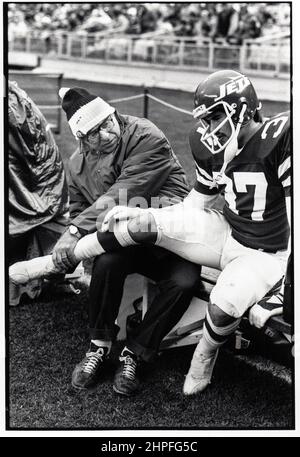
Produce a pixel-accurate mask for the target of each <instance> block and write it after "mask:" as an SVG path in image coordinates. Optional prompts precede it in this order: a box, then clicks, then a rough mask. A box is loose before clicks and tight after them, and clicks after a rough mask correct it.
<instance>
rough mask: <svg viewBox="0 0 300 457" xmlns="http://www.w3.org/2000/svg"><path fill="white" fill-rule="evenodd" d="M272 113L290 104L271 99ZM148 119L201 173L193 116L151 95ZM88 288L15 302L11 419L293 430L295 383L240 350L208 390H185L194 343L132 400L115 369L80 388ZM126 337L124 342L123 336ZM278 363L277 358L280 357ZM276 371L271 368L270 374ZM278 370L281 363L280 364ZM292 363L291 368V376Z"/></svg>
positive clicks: (66, 138)
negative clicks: (192, 142)
mask: <svg viewBox="0 0 300 457" xmlns="http://www.w3.org/2000/svg"><path fill="white" fill-rule="evenodd" d="M63 85H64V86H67V87H72V86H81V87H85V88H87V89H89V90H91V91H93V92H94V93H96V94H99V95H102V96H103V97H104V98H106V99H115V98H120V97H127V96H130V95H135V94H138V93H141V89H140V88H134V87H127V86H126V87H124V86H122V87H121V86H113V85H107V84H105V85H104V84H101V85H100V84H97V83H91V82H78V81H70V80H66V81H64V83H63ZM151 93H152V94H153V95H155V96H157V97H160V98H162V99H164V100H166V101H168V102H169V103H172V104H174V105H176V106H179V107H182V108H185V109H187V110H191V109H192V95H191V94H187V93H184V92H179V91H176V92H173V91H167V90H162V89H151ZM265 105H266V109H265V114H266V115H271V114H272V113H276V112H279V111H283V110H285V109H287V105H286V104H269V103H266V104H265ZM116 106H117V107H118V109H119V111H120V112H123V113H127V114H132V115H137V116H142V115H143V112H142V100H140V101H139V100H138V101H130V102H125V103H123V104H121V103H120V104H118V105H116ZM149 118H150V119H151V120H152V121H154V122H155V123H156V124H157V125H158V126H159V127H160V128H161V129H162V130H163V131H164V132H165V133H166V135H167V137H168V139H169V140H170V142H171V144H172V146H173V148H174V151H175V153H176V154H177V156H178V158H179V160H180V162H181V163H182V165H183V167H184V168H185V170H186V173H187V176H188V180H189V183H190V185H192V184H193V181H194V169H193V161H192V156H191V153H190V151H189V146H188V131H189V129H190V127H191V125H192V123H193V120H192V119H191V118H189V117H188V116H187V115H184V114H181V113H178V112H175V111H170V110H168V109H167V108H165V107H162V106H160V105H158V104H157V103H155V102H153V101H151V102H150V106H149ZM56 140H57V143H58V145H59V147H60V151H61V155H62V157H63V160H64V162H65V164H67V160H68V158H69V157H70V155H71V154H72V152H73V151H74V149H75V148H76V141H75V139H74V137H73V136H72V134H71V132H70V130H69V127H68V125H67V122H66V119H65V116H64V115H63V116H62V133H61V135H59V136H57V137H56ZM86 305H87V292H86V290H85V291H83V292H82V294H81V295H79V296H75V295H64V296H61V295H54V292H52V293H51V294H50V293H49V294H48V295H46V296H45V294H44V295H43V296H41V297H40V298H39V299H38V300H36V301H33V302H24V303H23V304H22V305H20V306H18V307H16V308H10V309H9V373H8V393H9V405H8V406H9V411H8V417H9V423H8V426H9V427H10V428H13V429H26V430H27V429H55V430H58V429H59V430H60V429H126V428H130V429H142V428H151V429H157V428H168V429H184V428H187V429H190V428H191V429H192V428H195V429H202V428H204V429H217V428H225V429H226V428H234V429H236V428H242V429H247V428H259V429H260V428H262V429H264V428H280V429H283V428H293V388H292V385H291V384H290V383H289V382H286V381H285V380H284V379H282V378H281V377H274V376H273V375H272V373H271V372H272V370H268V371H266V372H264V371H261V370H260V371H258V370H256V368H255V366H251V365H249V364H247V363H245V361H244V360H243V359H240V358H237V357H234V356H233V355H232V354H231V353H228V352H222V353H221V354H220V357H219V360H218V363H217V366H216V369H215V376H214V377H215V380H214V383H213V384H212V386H211V387H210V388H208V389H207V391H206V392H204V393H203V395H201V396H197V397H195V398H185V397H184V396H183V394H182V385H183V380H184V374H185V373H186V372H187V369H188V365H189V361H190V358H191V355H192V351H193V348H191V347H187V348H182V349H176V350H175V349H173V350H171V351H167V352H164V353H163V354H162V355H161V356H160V357H159V358H158V360H157V362H156V363H155V364H154V365H153V366H151V367H149V368H148V370H147V374H145V377H144V379H143V382H142V389H141V392H140V393H138V394H137V395H136V396H135V397H134V398H133V399H126V398H125V399H124V398H120V397H118V396H116V395H115V394H114V393H113V391H112V380H113V371H114V370H113V369H114V367H115V364H116V358H117V356H118V351H117V350H118V347H116V348H115V349H114V351H113V360H112V369H111V370H110V371H109V372H107V373H106V374H105V376H104V379H103V383H101V384H100V385H99V386H98V387H97V389H96V390H94V391H92V392H87V393H85V392H80V393H78V392H75V391H74V390H73V389H72V387H71V385H70V377H71V373H72V370H73V368H74V366H75V364H76V363H78V362H79V361H80V360H81V359H82V357H83V355H84V351H85V350H86V348H87V314H86V311H85V309H86ZM119 345H120V343H119ZM274 367H275V365H274ZM270 371H271V372H270ZM274 371H276V370H275V368H274ZM290 375H291V374H290V372H289V370H287V376H290Z"/></svg>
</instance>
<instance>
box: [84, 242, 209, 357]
mask: <svg viewBox="0 0 300 457" xmlns="http://www.w3.org/2000/svg"><path fill="white" fill-rule="evenodd" d="M200 272H201V267H200V266H199V265H196V264H194V263H191V262H188V261H187V260H184V259H182V258H180V257H178V256H177V255H175V254H173V253H170V252H168V251H166V250H164V249H162V248H159V247H153V246H151V247H149V248H148V247H145V246H131V247H128V248H125V249H122V250H121V251H118V252H112V253H106V254H103V255H101V256H99V257H96V259H95V261H94V265H93V271H92V279H91V284H90V305H89V327H90V338H91V339H103V340H111V341H113V340H114V339H115V338H116V335H117V332H118V330H119V328H118V327H117V326H116V325H115V320H116V318H117V316H118V312H119V307H120V303H121V299H122V294H123V286H124V281H125V279H126V276H127V275H128V274H131V273H140V274H142V275H144V276H146V277H148V278H151V279H153V280H154V281H156V282H157V285H158V287H159V294H158V295H157V296H156V297H155V298H154V300H153V302H152V304H151V306H150V307H149V309H148V311H147V313H146V314H145V316H144V319H143V321H142V323H141V324H140V326H139V328H138V331H137V336H135V338H134V339H131V340H128V341H127V342H126V345H127V347H128V348H129V349H131V350H132V351H134V352H135V354H137V355H138V356H139V358H140V359H142V360H145V361H149V360H151V359H152V358H153V357H154V356H155V354H156V353H157V351H158V348H159V345H160V342H161V341H162V339H163V338H164V336H165V335H166V334H167V333H168V332H169V331H170V330H171V329H172V327H173V326H174V325H175V324H176V323H177V322H178V321H179V319H180V318H181V317H182V315H183V314H184V312H185V311H186V309H187V308H188V306H189V304H190V301H191V299H192V297H193V295H194V292H195V291H196V288H197V286H198V285H199V283H200Z"/></svg>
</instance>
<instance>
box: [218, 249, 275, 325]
mask: <svg viewBox="0 0 300 457" xmlns="http://www.w3.org/2000/svg"><path fill="white" fill-rule="evenodd" d="M281 277H282V265H281V263H280V261H279V260H278V259H276V258H274V257H272V256H271V255H268V254H266V253H261V252H257V254H255V255H242V256H240V257H237V258H235V259H234V260H232V261H231V262H229V263H228V264H227V265H226V266H225V268H224V270H223V271H222V272H221V274H220V276H219V278H218V280H217V284H216V286H215V287H214V288H213V290H212V293H211V296H210V300H211V302H212V303H214V304H215V305H217V306H218V307H219V308H221V309H222V310H223V311H224V312H225V313H227V314H229V315H230V316H233V317H236V318H238V317H241V316H242V315H243V314H244V313H245V312H246V310H247V309H248V308H249V307H250V306H252V305H253V304H254V303H256V302H257V301H259V300H261V299H262V298H263V297H264V295H265V294H266V293H267V292H268V291H269V290H270V289H271V288H272V287H273V286H274V284H276V282H277V281H279V279H280V278H281Z"/></svg>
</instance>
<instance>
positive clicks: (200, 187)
mask: <svg viewBox="0 0 300 457" xmlns="http://www.w3.org/2000/svg"><path fill="white" fill-rule="evenodd" d="M198 130H199V129H198V128H197V126H196V127H195V128H194V129H193V130H192V131H191V133H190V137H189V141H190V147H191V151H192V154H193V157H194V163H195V171H196V182H195V185H194V189H195V190H196V191H197V192H199V193H201V194H205V195H216V194H218V193H219V192H220V189H219V188H218V185H217V183H216V182H215V180H214V177H213V172H212V160H211V153H210V152H209V151H207V150H206V148H205V146H204V145H202V143H201V141H200V133H199V131H198Z"/></svg>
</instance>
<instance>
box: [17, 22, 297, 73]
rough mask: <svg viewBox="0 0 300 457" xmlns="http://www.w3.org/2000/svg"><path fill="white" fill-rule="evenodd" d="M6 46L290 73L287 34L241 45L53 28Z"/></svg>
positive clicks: (97, 57) (180, 65)
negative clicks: (81, 33) (50, 30)
mask: <svg viewBox="0 0 300 457" xmlns="http://www.w3.org/2000/svg"><path fill="white" fill-rule="evenodd" d="M9 51H24V52H29V53H36V54H39V55H46V56H49V57H50V56H53V57H58V58H64V59H89V60H97V61H102V62H103V61H104V62H120V63H126V64H129V65H133V64H152V65H164V66H167V67H177V68H191V69H195V68H199V69H200V68H204V69H206V70H209V71H213V70H218V69H225V68H231V69H239V70H240V71H246V72H247V73H251V72H253V73H259V74H266V75H276V76H283V77H284V76H286V77H288V76H289V74H290V38H289V35H288V34H280V35H278V36H275V37H264V38H263V39H258V40H245V41H244V43H243V44H242V45H234V44H228V43H226V42H213V41H212V40H210V39H203V40H201V39H199V38H197V37H174V36H153V37H151V36H150V37H149V36H147V37H143V36H139V35H115V34H112V33H110V34H107V33H106V34H105V33H96V34H88V35H78V34H75V33H65V32H57V33H55V34H52V35H49V36H48V37H46V38H41V36H40V34H37V33H36V32H34V31H32V32H30V33H28V34H27V36H26V37H22V38H20V37H17V36H15V37H13V38H12V40H11V41H10V43H9Z"/></svg>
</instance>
